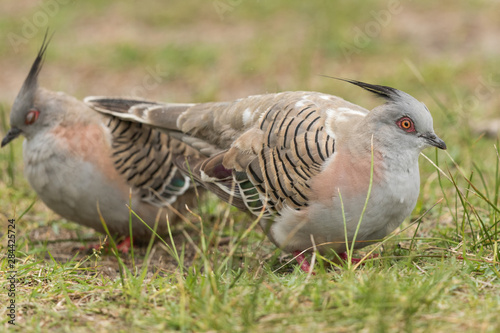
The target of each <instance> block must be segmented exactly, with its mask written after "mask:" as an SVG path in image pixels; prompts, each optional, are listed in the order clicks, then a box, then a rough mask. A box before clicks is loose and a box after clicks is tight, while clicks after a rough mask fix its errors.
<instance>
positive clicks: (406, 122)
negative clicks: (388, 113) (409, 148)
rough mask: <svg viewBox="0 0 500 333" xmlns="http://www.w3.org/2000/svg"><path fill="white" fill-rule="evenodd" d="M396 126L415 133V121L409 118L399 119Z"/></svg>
mask: <svg viewBox="0 0 500 333" xmlns="http://www.w3.org/2000/svg"><path fill="white" fill-rule="evenodd" d="M396 124H397V125H398V126H399V128H401V129H402V130H403V131H405V132H415V125H414V124H413V120H411V119H410V118H408V117H403V118H401V119H399V120H398V121H397V122H396Z"/></svg>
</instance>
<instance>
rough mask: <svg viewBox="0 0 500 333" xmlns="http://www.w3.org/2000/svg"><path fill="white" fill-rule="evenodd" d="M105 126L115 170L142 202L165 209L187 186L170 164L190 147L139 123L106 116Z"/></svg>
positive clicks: (185, 177)
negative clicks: (106, 125) (110, 144)
mask: <svg viewBox="0 0 500 333" xmlns="http://www.w3.org/2000/svg"><path fill="white" fill-rule="evenodd" d="M108 127H109V128H110V131H111V136H112V151H113V161H114V164H115V168H116V169H117V170H118V172H119V173H120V174H121V175H123V176H124V177H125V178H126V180H127V183H128V184H129V185H130V186H131V187H132V188H134V189H139V190H140V191H141V196H142V198H143V200H144V201H146V202H149V203H151V204H153V205H156V206H160V207H161V206H166V205H168V204H171V203H173V202H174V201H175V200H176V198H177V196H179V195H182V194H183V193H184V192H185V191H186V190H187V189H188V188H189V187H190V186H191V184H190V179H189V177H188V176H186V175H183V174H181V173H180V172H179V171H178V170H177V168H176V167H175V165H174V164H173V159H174V158H175V157H176V156H178V155H183V154H185V153H186V150H187V149H190V150H192V149H191V148H189V147H188V146H186V145H185V144H183V143H181V142H180V141H178V140H176V139H173V138H171V137H169V136H168V135H166V134H165V133H162V132H160V131H158V130H155V129H153V128H151V127H149V126H145V125H142V124H140V123H132V122H128V121H122V120H120V119H118V118H115V117H110V120H109V123H108ZM192 153H193V154H197V153H196V152H194V150H193V152H192Z"/></svg>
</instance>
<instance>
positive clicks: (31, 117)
mask: <svg viewBox="0 0 500 333" xmlns="http://www.w3.org/2000/svg"><path fill="white" fill-rule="evenodd" d="M39 114H40V111H38V110H35V109H31V110H30V111H29V112H28V113H27V114H26V118H24V123H25V124H26V125H31V124H33V123H34V122H35V121H36V120H37V119H38V115H39Z"/></svg>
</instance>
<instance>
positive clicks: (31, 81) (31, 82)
mask: <svg viewBox="0 0 500 333" xmlns="http://www.w3.org/2000/svg"><path fill="white" fill-rule="evenodd" d="M52 36H53V34H52V35H50V36H49V30H48V29H47V31H45V36H44V37H43V42H42V46H41V47H40V50H39V51H38V54H37V56H36V59H35V61H34V62H33V65H31V69H30V72H29V73H28V76H27V77H26V80H24V84H23V87H22V90H25V91H26V90H31V89H32V88H34V86H36V84H37V80H38V74H39V73H40V70H41V69H42V66H43V60H44V56H45V52H46V51H47V47H48V46H49V43H50V40H51V39H52Z"/></svg>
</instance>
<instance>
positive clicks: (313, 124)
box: [202, 99, 335, 217]
mask: <svg viewBox="0 0 500 333" xmlns="http://www.w3.org/2000/svg"><path fill="white" fill-rule="evenodd" d="M256 125H257V124H256ZM258 126H259V128H258V129H254V130H252V132H251V133H250V132H247V134H246V135H245V134H244V135H242V137H240V138H239V139H237V140H236V141H235V143H234V144H233V145H232V148H230V149H229V150H228V151H226V152H225V154H226V156H225V158H224V165H223V167H224V168H227V169H229V170H232V178H233V181H234V182H235V183H236V184H237V191H234V188H233V189H231V188H229V184H228V183H227V175H226V174H223V175H222V176H224V177H221V176H218V175H217V172H215V171H214V170H215V168H217V167H218V168H220V167H221V166H222V159H221V158H220V156H219V155H218V156H216V157H214V158H213V162H214V163H210V162H211V161H210V160H211V159H209V161H208V162H205V166H206V167H205V168H203V167H202V169H203V172H204V173H205V174H206V175H207V176H208V177H210V178H211V179H212V181H214V180H213V179H220V180H221V181H220V182H219V183H218V184H217V185H218V186H219V187H221V188H222V189H223V190H224V191H225V192H226V194H225V195H224V194H222V195H221V194H218V195H219V196H220V197H221V198H223V199H224V200H226V201H229V200H232V201H233V202H235V201H236V202H238V201H243V202H244V203H245V205H246V207H247V208H248V209H249V210H250V211H251V212H252V213H254V214H255V215H259V214H260V213H261V212H262V210H263V209H264V216H265V217H269V216H272V215H279V212H280V211H281V209H282V208H283V207H284V206H287V207H290V208H293V209H298V210H300V209H301V208H302V207H307V206H308V202H309V200H310V196H311V193H310V180H311V178H312V177H314V176H315V175H316V174H318V173H319V172H320V171H321V167H322V165H323V163H324V162H325V161H326V159H327V158H328V157H329V156H331V155H332V154H333V152H334V145H335V140H334V139H333V138H332V137H331V136H329V135H328V134H327V132H326V131H325V128H324V127H325V116H324V115H323V112H322V111H319V110H318V106H317V104H316V103H314V102H312V101H307V100H302V102H301V103H297V100H293V99H292V101H290V102H288V103H287V102H286V100H285V101H283V100H282V101H277V102H276V104H274V105H272V106H271V107H269V108H267V109H266V111H265V112H263V113H262V115H261V116H260V117H259V120H258ZM248 134H251V135H248ZM238 140H241V142H239V141H238ZM249 141H253V143H249ZM256 145H258V149H255V148H252V149H249V148H248V147H249V146H252V147H255V146H256ZM242 147H247V148H246V149H244V148H242ZM249 151H253V153H252V154H250V155H249ZM219 173H220V172H219ZM214 182H215V183H217V181H214ZM231 195H233V196H234V197H231Z"/></svg>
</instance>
